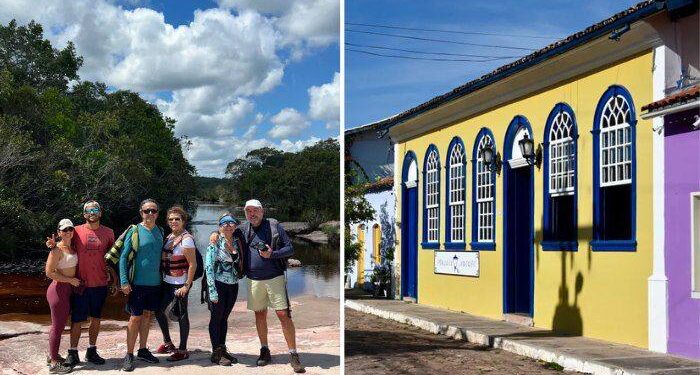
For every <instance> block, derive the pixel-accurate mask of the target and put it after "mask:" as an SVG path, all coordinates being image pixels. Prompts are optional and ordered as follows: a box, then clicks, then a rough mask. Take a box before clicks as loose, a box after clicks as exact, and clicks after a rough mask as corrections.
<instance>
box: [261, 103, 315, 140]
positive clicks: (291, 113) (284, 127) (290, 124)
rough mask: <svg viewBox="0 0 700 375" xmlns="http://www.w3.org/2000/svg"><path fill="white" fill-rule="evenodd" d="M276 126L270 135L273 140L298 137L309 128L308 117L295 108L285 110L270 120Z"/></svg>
mask: <svg viewBox="0 0 700 375" xmlns="http://www.w3.org/2000/svg"><path fill="white" fill-rule="evenodd" d="M270 121H271V122H272V123H273V124H274V125H275V126H274V127H272V129H270V131H269V132H268V134H269V135H270V137H272V138H289V137H294V136H298V135H299V134H301V132H302V131H304V130H306V129H307V128H308V127H309V121H308V120H307V119H306V117H305V116H304V115H303V114H301V113H299V111H297V110H296V109H294V108H284V109H282V110H281V111H279V113H277V114H276V115H274V116H272V119H271V120H270Z"/></svg>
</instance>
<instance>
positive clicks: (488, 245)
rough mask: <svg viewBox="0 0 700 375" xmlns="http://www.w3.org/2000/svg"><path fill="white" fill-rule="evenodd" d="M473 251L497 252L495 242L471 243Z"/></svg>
mask: <svg viewBox="0 0 700 375" xmlns="http://www.w3.org/2000/svg"><path fill="white" fill-rule="evenodd" d="M469 246H471V248H472V250H477V251H479V250H496V243H495V242H471V243H470V244H469Z"/></svg>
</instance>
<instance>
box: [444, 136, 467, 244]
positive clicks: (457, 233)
mask: <svg viewBox="0 0 700 375" xmlns="http://www.w3.org/2000/svg"><path fill="white" fill-rule="evenodd" d="M466 171H467V165H466V158H465V150H464V143H463V142H462V140H461V139H460V138H459V137H454V138H452V142H450V147H449V148H448V149H447V168H446V172H445V173H447V175H446V177H445V180H446V181H447V194H446V195H447V200H446V203H447V210H446V211H445V214H446V220H445V225H446V227H445V232H446V233H445V237H446V238H445V248H447V249H464V247H465V242H466V241H465V235H466V234H465V233H466V225H465V224H466V217H465V215H466V195H467V194H466V193H467V189H466V180H467V176H466V175H467V173H466Z"/></svg>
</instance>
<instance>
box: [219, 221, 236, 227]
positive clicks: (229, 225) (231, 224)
mask: <svg viewBox="0 0 700 375" xmlns="http://www.w3.org/2000/svg"><path fill="white" fill-rule="evenodd" d="M234 225H236V223H235V222H233V221H226V222H224V223H221V224H219V226H220V227H232V226H234Z"/></svg>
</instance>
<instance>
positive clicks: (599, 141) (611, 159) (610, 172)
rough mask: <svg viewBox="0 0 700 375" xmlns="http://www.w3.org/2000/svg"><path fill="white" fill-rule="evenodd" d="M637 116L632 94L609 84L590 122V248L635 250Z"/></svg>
mask: <svg viewBox="0 0 700 375" xmlns="http://www.w3.org/2000/svg"><path fill="white" fill-rule="evenodd" d="M636 124H637V118H636V115H635V110H634V103H633V102H632V96H631V95H630V94H629V92H628V91H627V90H626V89H625V88H624V87H622V86H611V87H610V88H609V89H608V90H607V91H605V93H604V94H603V96H602V97H601V98H600V101H599V102H598V106H597V107H596V114H595V120H594V124H593V161H594V162H593V240H592V241H591V247H592V248H593V250H611V251H635V250H636V248H637V241H636V203H635V202H636V201H635V200H636V193H637V191H636V188H637V182H636V180H635V174H636V145H635V127H636Z"/></svg>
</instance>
